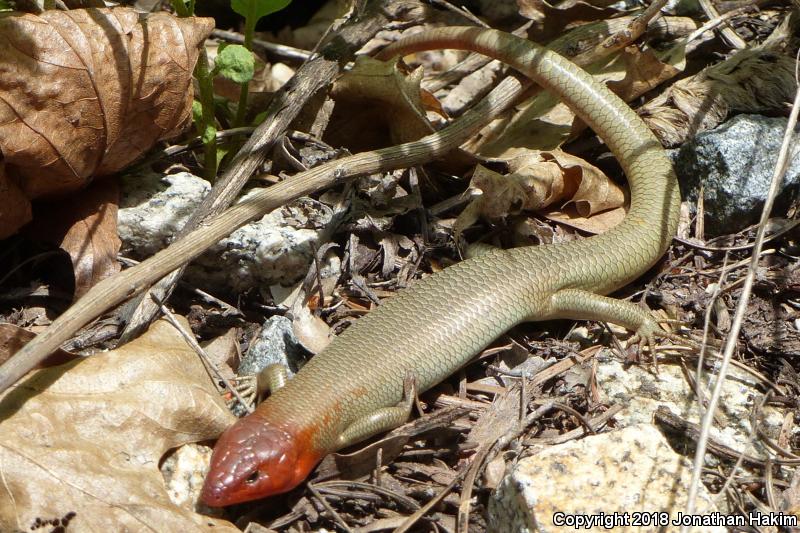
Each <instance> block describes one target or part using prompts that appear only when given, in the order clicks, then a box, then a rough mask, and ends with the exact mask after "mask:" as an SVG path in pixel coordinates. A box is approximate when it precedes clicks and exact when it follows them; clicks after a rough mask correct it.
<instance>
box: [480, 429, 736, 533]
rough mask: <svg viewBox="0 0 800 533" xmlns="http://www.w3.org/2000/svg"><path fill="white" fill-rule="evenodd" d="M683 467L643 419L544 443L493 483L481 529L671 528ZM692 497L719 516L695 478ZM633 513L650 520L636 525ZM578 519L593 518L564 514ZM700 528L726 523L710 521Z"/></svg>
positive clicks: (682, 504) (686, 478) (524, 532)
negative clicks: (560, 441) (590, 521)
mask: <svg viewBox="0 0 800 533" xmlns="http://www.w3.org/2000/svg"><path fill="white" fill-rule="evenodd" d="M691 472H692V467H691V464H690V463H689V461H687V460H686V459H685V458H683V457H682V456H680V455H678V454H676V453H675V452H674V451H672V448H670V446H669V444H668V443H667V441H666V439H665V438H664V437H663V436H662V435H661V433H660V432H659V431H658V429H656V428H655V427H654V426H652V425H650V424H642V425H638V426H632V427H629V428H627V429H623V430H620V431H613V432H610V433H603V434H600V435H593V436H591V437H586V438H584V439H581V440H578V441H571V442H567V443H565V444H561V445H557V446H552V447H550V448H547V449H544V450H542V451H541V452H539V453H537V454H536V455H534V456H531V457H527V458H525V459H523V460H521V461H520V462H519V463H517V465H516V467H515V468H514V470H513V471H512V472H511V473H510V474H509V475H507V476H506V477H505V479H504V480H503V482H502V483H501V484H500V486H499V487H498V488H497V489H496V490H495V491H494V493H493V494H492V497H491V498H490V500H489V530H490V531H493V532H495V533H506V532H508V533H528V532H532V531H537V532H541V533H546V532H551V531H552V532H556V531H558V532H561V531H579V530H581V531H582V530H590V531H610V530H612V528H611V527H608V526H610V525H611V526H613V531H615V532H618V533H624V532H634V531H636V532H645V531H648V532H650V531H652V532H657V531H658V532H661V531H678V530H679V527H676V526H675V525H674V524H673V522H672V521H673V520H677V519H679V516H680V515H679V513H681V512H682V511H683V510H684V509H685V508H686V501H687V497H686V496H687V493H688V487H689V483H690V480H691ZM696 504H697V506H696V509H697V511H696V514H703V515H708V516H711V517H714V518H719V519H722V518H723V517H724V515H721V514H719V511H718V510H717V508H716V506H715V505H714V502H713V501H712V499H711V496H710V495H709V494H708V492H707V491H706V489H705V487H703V486H702V485H701V486H700V492H699V494H698V498H697V500H696ZM636 513H641V515H642V516H644V517H645V518H649V519H653V518H655V519H656V523H653V522H652V521H651V522H649V523H645V522H644V521H643V522H642V523H640V524H639V526H642V527H639V526H636V525H635V524H634V522H633V521H634V519H635V518H637V515H636ZM562 519H563V521H560V520H562ZM578 519H580V520H587V519H594V520H600V522H598V523H595V524H593V527H592V528H591V529H589V527H588V524H586V523H583V524H577V523H575V522H570V521H571V520H578ZM665 520H666V523H664V521H665ZM581 525H582V527H581ZM664 526H666V527H664ZM700 530H702V531H708V532H716V531H719V532H723V531H727V529H726V528H725V527H721V526H713V525H711V526H704V527H702V528H700V529H696V530H695V531H700Z"/></svg>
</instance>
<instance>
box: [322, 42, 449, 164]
mask: <svg viewBox="0 0 800 533" xmlns="http://www.w3.org/2000/svg"><path fill="white" fill-rule="evenodd" d="M422 75H423V69H422V68H418V69H416V70H414V71H413V72H412V73H411V74H409V75H406V73H405V72H403V71H401V69H400V66H399V63H398V61H397V60H394V61H388V62H384V61H378V60H376V59H373V58H371V57H367V56H359V57H358V58H357V59H356V63H355V66H354V67H353V69H352V70H350V71H348V72H346V73H345V74H343V75H342V76H341V77H340V78H339V79H338V80H336V83H334V85H333V89H332V90H331V96H332V98H333V99H334V101H335V102H336V106H335V107H334V111H333V115H332V117H331V122H330V124H329V126H328V129H327V131H326V134H325V140H326V141H327V142H329V143H330V144H331V145H333V146H346V147H347V148H349V149H350V150H351V151H353V152H356V151H359V152H360V151H364V150H371V149H374V148H378V147H382V146H389V145H394V144H400V143H403V142H407V141H413V140H416V139H419V138H421V137H424V136H425V135H429V134H430V133H432V132H433V126H431V124H430V122H429V121H428V119H427V118H426V116H425V110H426V102H427V103H428V104H430V102H431V99H432V98H433V97H432V96H431V95H429V94H428V95H425V97H424V99H423V96H422V94H421V89H420V82H421V81H422ZM428 107H430V105H429V106H428ZM434 109H435V108H434ZM439 109H441V108H439Z"/></svg>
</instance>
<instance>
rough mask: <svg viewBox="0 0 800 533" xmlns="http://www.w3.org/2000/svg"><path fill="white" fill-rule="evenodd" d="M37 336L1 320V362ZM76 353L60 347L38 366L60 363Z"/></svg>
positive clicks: (72, 357) (73, 356) (71, 357)
mask: <svg viewBox="0 0 800 533" xmlns="http://www.w3.org/2000/svg"><path fill="white" fill-rule="evenodd" d="M35 336H36V334H35V333H33V332H32V331H28V330H27V329H24V328H21V327H19V326H16V325H14V324H8V323H6V322H0V364H2V363H5V362H6V361H8V359H9V358H10V357H11V356H13V355H14V354H15V353H17V351H18V350H19V349H20V348H22V347H23V346H25V345H26V344H28V342H30V341H31V339H33V338H34V337H35ZM75 357H77V356H75V355H73V354H71V353H69V352H67V351H64V350H61V349H58V350H56V351H55V352H53V353H52V354H50V356H49V357H48V358H47V359H45V360H44V361H42V362H41V363H39V364H38V365H36V368H44V367H48V366H52V365H60V364H63V363H66V362H67V361H70V360H71V359H74V358H75Z"/></svg>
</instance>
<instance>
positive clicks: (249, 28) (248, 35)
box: [233, 1, 258, 127]
mask: <svg viewBox="0 0 800 533" xmlns="http://www.w3.org/2000/svg"><path fill="white" fill-rule="evenodd" d="M255 5H256V4H255V2H254V1H253V2H250V8H249V9H248V14H247V17H245V19H244V47H245V48H247V49H248V50H249V51H250V52H251V53H252V52H253V34H255V32H256V22H257V21H258V19H257V18H256V13H255ZM247 93H248V82H245V83H243V84H242V90H241V91H240V92H239V105H238V106H237V107H236V118H235V119H234V121H233V125H234V127H239V126H242V125H244V118H245V114H246V113H247Z"/></svg>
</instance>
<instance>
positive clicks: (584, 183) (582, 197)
mask: <svg viewBox="0 0 800 533" xmlns="http://www.w3.org/2000/svg"><path fill="white" fill-rule="evenodd" d="M507 153H508V154H509V156H510V158H509V159H508V160H507V161H506V165H507V167H508V171H509V173H508V174H505V175H503V174H500V173H499V172H495V171H493V170H489V169H487V168H486V167H483V166H480V165H479V166H478V167H476V169H475V172H474V173H473V176H472V181H471V182H470V187H471V188H472V189H473V190H478V191H480V192H481V194H479V195H477V196H476V197H475V198H474V199H473V200H472V202H471V203H470V204H469V205H468V206H467V208H465V209H464V211H462V213H461V214H460V215H459V217H458V219H457V220H456V223H455V226H454V232H455V233H456V235H459V234H460V233H461V232H462V231H463V230H464V229H465V228H466V227H468V226H470V225H471V224H473V223H474V222H475V221H476V220H477V219H478V218H479V217H485V218H488V219H490V220H491V219H498V218H504V217H506V216H509V215H514V214H517V213H519V212H520V211H523V210H527V211H538V210H541V209H543V208H545V207H547V206H549V205H552V204H555V203H560V202H564V205H563V206H562V209H563V208H564V207H567V206H570V205H571V206H573V208H574V209H575V210H576V211H577V213H578V215H579V216H581V217H583V218H588V217H591V216H592V215H594V214H596V213H599V212H601V211H606V210H609V209H614V208H620V207H621V206H622V205H623V204H624V202H625V193H624V191H623V189H622V188H621V187H620V186H619V185H617V184H616V183H615V182H613V181H611V180H610V179H609V178H608V177H607V176H606V175H605V174H604V173H603V172H602V171H601V170H600V169H598V168H597V167H595V166H594V165H591V164H589V163H587V162H586V161H584V160H583V159H581V158H579V157H576V156H573V155H570V154H568V153H566V152H563V151H561V150H551V151H547V152H540V151H538V150H528V149H518V150H513V151H508V152H507Z"/></svg>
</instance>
